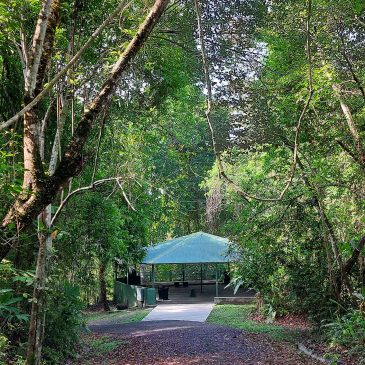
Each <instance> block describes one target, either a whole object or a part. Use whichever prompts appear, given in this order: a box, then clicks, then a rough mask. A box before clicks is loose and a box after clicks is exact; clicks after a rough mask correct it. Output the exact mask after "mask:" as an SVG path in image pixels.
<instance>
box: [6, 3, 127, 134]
mask: <svg viewBox="0 0 365 365" xmlns="http://www.w3.org/2000/svg"><path fill="white" fill-rule="evenodd" d="M130 4H131V3H130V2H129V3H127V4H125V3H124V2H121V3H120V5H119V6H118V7H117V8H116V9H115V11H114V12H113V13H112V14H110V15H109V17H108V18H107V19H105V20H104V22H103V23H102V24H101V25H100V26H99V28H97V29H96V30H95V31H94V33H93V34H92V35H91V36H90V38H89V39H88V40H87V42H86V43H85V44H84V45H83V46H82V47H81V49H80V50H79V51H78V52H77V53H76V54H75V55H74V56H73V57H72V58H71V60H70V61H69V63H68V64H67V65H66V66H65V67H64V68H63V69H62V70H61V71H60V72H59V73H58V74H57V75H55V76H54V77H53V79H52V80H51V81H50V82H49V83H47V85H46V87H44V88H43V90H42V91H41V92H40V93H39V94H37V95H36V97H35V98H34V99H33V100H32V101H31V102H30V103H28V104H27V105H26V106H25V107H24V108H23V109H22V110H20V111H19V112H18V113H17V114H15V115H14V116H13V117H11V118H10V119H8V120H7V121H6V122H3V123H2V124H0V131H2V130H4V129H6V128H8V127H10V126H11V125H12V124H14V123H15V122H16V121H18V120H19V119H20V118H21V117H22V116H23V115H24V114H25V113H27V112H28V111H29V110H31V109H32V108H33V107H34V106H35V105H37V104H38V103H39V102H40V101H41V100H42V99H43V98H44V97H45V96H46V95H47V94H48V92H49V91H50V90H51V89H52V88H53V86H54V85H55V84H56V83H57V82H58V81H59V80H60V79H61V78H62V77H63V76H64V75H66V73H67V72H68V70H69V69H71V67H73V66H74V65H75V64H76V62H77V61H78V60H79V59H80V57H81V56H82V55H83V54H84V53H85V51H86V50H87V49H88V48H89V47H90V46H91V44H92V43H93V42H94V40H95V39H96V38H97V37H98V36H99V35H100V33H101V32H102V31H103V30H104V29H105V28H106V27H107V26H108V25H109V24H110V23H111V21H112V20H113V19H114V18H115V17H116V16H117V15H118V14H119V13H120V12H124V11H125V10H126V9H127V8H128V7H129V5H130Z"/></svg>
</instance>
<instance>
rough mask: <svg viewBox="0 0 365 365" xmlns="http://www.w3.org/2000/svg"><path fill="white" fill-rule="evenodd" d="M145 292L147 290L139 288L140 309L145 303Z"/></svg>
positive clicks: (137, 289)
mask: <svg viewBox="0 0 365 365" xmlns="http://www.w3.org/2000/svg"><path fill="white" fill-rule="evenodd" d="M144 290H145V288H143V287H140V286H137V288H136V292H137V304H138V306H139V307H142V306H143V302H144Z"/></svg>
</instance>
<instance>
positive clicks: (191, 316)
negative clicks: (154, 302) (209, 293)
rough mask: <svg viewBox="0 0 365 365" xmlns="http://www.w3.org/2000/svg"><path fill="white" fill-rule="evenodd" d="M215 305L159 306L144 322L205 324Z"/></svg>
mask: <svg viewBox="0 0 365 365" xmlns="http://www.w3.org/2000/svg"><path fill="white" fill-rule="evenodd" d="M213 306H214V304H213V303H196V304H169V305H166V304H159V305H158V306H157V307H155V308H154V309H153V310H152V311H151V312H150V313H149V314H148V315H147V316H146V317H145V318H144V319H143V321H196V322H205V321H206V319H207V318H208V316H209V314H210V312H211V311H212V309H213Z"/></svg>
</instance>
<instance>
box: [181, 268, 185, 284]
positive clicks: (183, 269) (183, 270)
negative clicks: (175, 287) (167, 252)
mask: <svg viewBox="0 0 365 365" xmlns="http://www.w3.org/2000/svg"><path fill="white" fill-rule="evenodd" d="M182 275H183V280H182V281H183V283H184V282H185V264H182Z"/></svg>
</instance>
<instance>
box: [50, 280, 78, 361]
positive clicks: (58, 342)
mask: <svg viewBox="0 0 365 365" xmlns="http://www.w3.org/2000/svg"><path fill="white" fill-rule="evenodd" d="M47 307H48V310H47V315H46V328H45V336H44V352H43V353H44V359H45V361H46V363H47V364H58V363H60V362H61V361H62V360H63V359H64V358H66V357H72V356H73V355H74V353H75V348H76V346H77V344H78V339H79V331H80V328H81V326H82V325H83V318H82V314H81V310H82V309H83V308H84V305H83V304H82V303H81V301H80V297H79V289H78V288H77V287H75V286H72V285H70V284H64V285H61V286H60V287H59V288H57V289H56V290H53V291H52V292H51V293H49V301H48V305H47Z"/></svg>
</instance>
